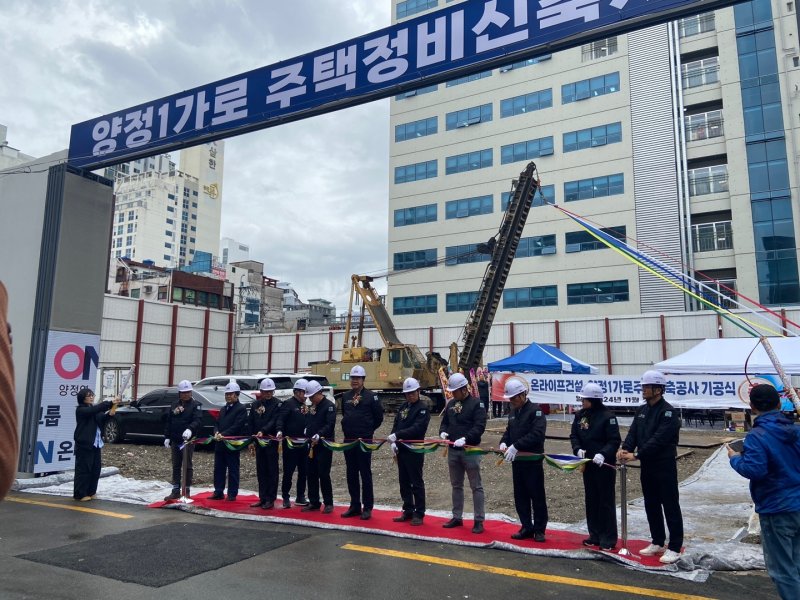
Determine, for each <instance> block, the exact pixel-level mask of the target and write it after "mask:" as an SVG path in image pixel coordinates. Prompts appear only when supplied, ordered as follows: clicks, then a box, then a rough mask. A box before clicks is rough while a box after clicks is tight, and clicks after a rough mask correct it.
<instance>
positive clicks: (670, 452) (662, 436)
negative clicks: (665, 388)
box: [622, 398, 681, 465]
mask: <svg viewBox="0 0 800 600" xmlns="http://www.w3.org/2000/svg"><path fill="white" fill-rule="evenodd" d="M680 430H681V418H680V415H679V414H678V411H676V410H675V409H674V408H672V405H671V404H670V403H669V402H667V401H666V400H664V399H663V398H662V399H661V400H659V401H658V402H656V403H655V404H654V405H653V406H650V405H649V404H644V405H643V406H640V407H639V409H638V410H637V411H636V416H634V418H633V423H631V428H630V430H629V431H628V435H627V436H626V437H625V441H624V442H623V443H622V448H623V449H624V450H627V451H628V452H633V451H634V449H638V450H637V451H636V455H637V458H638V459H639V460H640V461H641V463H642V464H643V465H644V464H647V463H657V462H661V461H665V460H675V457H676V456H678V436H679V434H680Z"/></svg>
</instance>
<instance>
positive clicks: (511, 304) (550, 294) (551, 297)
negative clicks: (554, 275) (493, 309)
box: [503, 285, 558, 308]
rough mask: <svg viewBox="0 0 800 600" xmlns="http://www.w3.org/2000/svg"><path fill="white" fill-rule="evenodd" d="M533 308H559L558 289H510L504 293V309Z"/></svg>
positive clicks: (552, 287)
mask: <svg viewBox="0 0 800 600" xmlns="http://www.w3.org/2000/svg"><path fill="white" fill-rule="evenodd" d="M532 306H558V287H556V286H554V285H545V286H541V287H523V288H510V289H507V290H505V291H504V292H503V308H530V307H532Z"/></svg>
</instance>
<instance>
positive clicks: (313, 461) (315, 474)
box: [307, 444, 333, 506]
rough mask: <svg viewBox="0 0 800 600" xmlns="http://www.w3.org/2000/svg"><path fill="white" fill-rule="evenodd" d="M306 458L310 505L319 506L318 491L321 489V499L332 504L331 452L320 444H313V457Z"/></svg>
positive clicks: (328, 504) (327, 503)
mask: <svg viewBox="0 0 800 600" xmlns="http://www.w3.org/2000/svg"><path fill="white" fill-rule="evenodd" d="M307 460H308V463H307V465H308V502H309V504H310V505H311V506H319V505H320V502H319V492H320V489H322V501H323V502H324V503H325V505H326V506H333V485H332V484H331V462H333V452H332V451H331V450H328V449H327V448H325V447H323V446H322V444H317V445H316V446H314V458H309V459H307Z"/></svg>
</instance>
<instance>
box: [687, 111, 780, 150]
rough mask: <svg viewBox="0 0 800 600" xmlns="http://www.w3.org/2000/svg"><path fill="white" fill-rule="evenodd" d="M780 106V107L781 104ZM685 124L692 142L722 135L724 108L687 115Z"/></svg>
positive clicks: (688, 137)
mask: <svg viewBox="0 0 800 600" xmlns="http://www.w3.org/2000/svg"><path fill="white" fill-rule="evenodd" d="M778 106H779V107H780V104H779V105H778ZM683 125H684V127H685V129H686V139H687V140H688V141H690V142H696V141H698V140H707V139H710V138H715V137H720V136H721V135H723V134H724V133H725V132H724V130H723V128H722V110H711V111H708V112H703V113H698V114H695V115H687V116H685V117H684V118H683ZM781 125H783V120H781Z"/></svg>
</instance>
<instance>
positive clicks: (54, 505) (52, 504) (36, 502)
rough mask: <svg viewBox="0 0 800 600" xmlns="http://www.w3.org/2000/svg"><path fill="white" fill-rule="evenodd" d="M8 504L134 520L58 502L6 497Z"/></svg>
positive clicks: (130, 517)
mask: <svg viewBox="0 0 800 600" xmlns="http://www.w3.org/2000/svg"><path fill="white" fill-rule="evenodd" d="M6 501H8V502H19V503H20V504H34V505H36V506H48V507H50V508H63V509H64V510H74V511H76V512H84V513H90V514H93V515H100V516H103V517H113V518H115V519H132V518H133V515H126V514H124V513H115V512H110V511H107V510H99V509H97V508H84V507H83V506H71V505H69V504H59V503H58V502H43V501H42V500H28V499H25V498H19V497H16V496H6Z"/></svg>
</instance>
